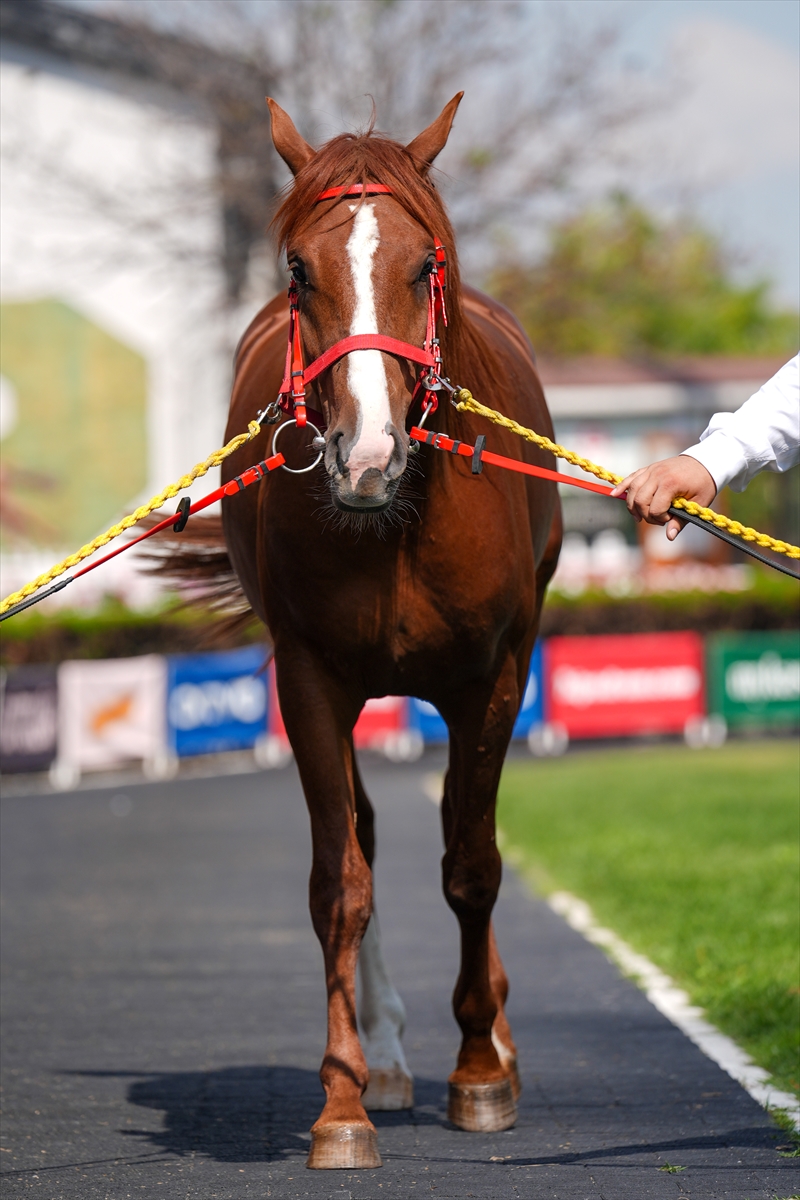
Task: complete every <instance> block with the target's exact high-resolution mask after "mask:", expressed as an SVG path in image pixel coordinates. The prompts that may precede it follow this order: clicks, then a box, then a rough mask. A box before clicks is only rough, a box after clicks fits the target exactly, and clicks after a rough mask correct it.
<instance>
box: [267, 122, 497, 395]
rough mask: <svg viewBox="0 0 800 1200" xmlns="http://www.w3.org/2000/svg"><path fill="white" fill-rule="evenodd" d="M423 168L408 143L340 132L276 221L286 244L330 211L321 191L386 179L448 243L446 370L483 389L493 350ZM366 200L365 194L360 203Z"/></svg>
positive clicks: (299, 180)
mask: <svg viewBox="0 0 800 1200" xmlns="http://www.w3.org/2000/svg"><path fill="white" fill-rule="evenodd" d="M424 167H425V164H421V163H418V162H417V160H416V159H415V158H414V156H413V155H412V154H410V153H409V152H408V150H407V149H406V147H405V146H403V145H401V144H400V143H399V142H395V141H393V140H392V139H390V138H387V137H385V136H383V135H380V134H375V133H373V132H372V131H368V132H367V133H364V134H351V133H342V134H339V135H338V136H336V137H334V138H331V140H330V141H329V142H326V143H325V144H324V145H323V146H321V147H320V149H319V150H318V151H317V153H316V154H315V155H314V157H313V158H312V159H311V160H310V162H309V163H308V164H307V165H306V166H305V167H304V168H303V169H302V170H301V171H300V172H299V173H298V174H297V176H296V178H295V180H294V183H293V185H292V186H291V187H290V189H289V191H288V193H287V194H286V196H285V197H284V199H283V201H282V203H281V205H280V207H279V208H278V210H277V212H276V213H275V216H274V218H273V220H272V226H273V228H274V230H275V233H276V235H277V239H278V243H279V245H280V246H281V248H283V249H287V248H288V247H289V246H290V245H291V243H292V241H293V240H294V239H295V238H297V237H299V236H300V234H301V233H303V232H305V230H306V229H308V228H309V227H310V226H311V225H313V224H314V222H315V221H316V220H317V219H318V218H319V216H320V215H321V213H322V212H325V211H327V212H329V211H330V208H321V207H320V205H319V204H318V197H319V195H320V193H321V192H323V191H325V190H326V189H328V188H331V187H345V188H349V187H352V186H353V185H355V184H359V183H360V184H365V183H383V184H386V186H387V187H390V188H391V189H392V197H393V198H394V199H395V200H396V201H397V203H398V204H400V205H401V206H402V208H404V209H405V211H406V212H407V213H408V214H409V216H410V217H412V219H413V220H415V221H417V222H418V224H420V225H421V226H422V227H423V228H424V229H425V230H426V231H427V232H428V233H429V234H430V236H431V237H433V238H439V239H441V241H442V243H443V244H444V246H445V247H446V251H447V313H448V325H447V328H446V329H445V330H441V331H440V336H441V340H442V352H443V357H444V361H445V369H446V370H447V372H448V374H449V375H450V376H451V378H453V379H454V380H455V381H457V382H458V383H460V384H462V385H464V386H466V387H470V388H473V389H475V388H478V389H482V388H484V387H486V386H488V385H490V383H491V382H492V380H496V378H497V362H496V358H495V354H494V350H493V348H492V346H490V345H488V344H487V343H486V341H485V339H484V338H482V337H481V336H480V335H479V334H478V333H477V332H476V330H475V328H474V326H473V325H472V323H471V322H470V321H467V320H464V317H463V310H462V297H461V276H460V272H459V264H458V253H457V249H456V244H455V234H454V232H453V227H452V225H451V223H450V219H449V217H448V215H447V211H446V209H445V206H444V202H443V201H442V198H441V195H440V194H439V192H438V191H437V189H436V186H435V185H434V183H433V180H432V179H431V177H430V172H429V171H427V170H425V169H424ZM366 200H367V198H366V197H363V198H362V199H361V200H360V201H359V202H358V204H359V206H360V205H361V204H363V203H365V202H366ZM345 202H347V203H348V204H349V205H350V206H351V208H350V211H348V209H345V210H344V213H347V217H348V218H349V217H350V214H351V211H352V204H353V199H352V197H349V198H348V197H346V196H340V197H339V198H338V199H336V200H334V201H333V204H334V205H339V204H342V203H345ZM343 215H344V214H343Z"/></svg>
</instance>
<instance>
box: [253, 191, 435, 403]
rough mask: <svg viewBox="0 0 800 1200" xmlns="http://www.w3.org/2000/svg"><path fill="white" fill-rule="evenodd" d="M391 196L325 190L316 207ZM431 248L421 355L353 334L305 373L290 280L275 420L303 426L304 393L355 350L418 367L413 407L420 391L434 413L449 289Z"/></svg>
mask: <svg viewBox="0 0 800 1200" xmlns="http://www.w3.org/2000/svg"><path fill="white" fill-rule="evenodd" d="M391 194H392V189H391V188H390V187H387V186H386V184H384V183H367V184H366V185H365V184H361V183H357V184H354V185H353V186H352V187H347V186H343V187H332V188H328V189H327V190H326V191H324V192H320V194H319V196H317V201H316V202H317V203H318V204H319V203H320V202H321V201H322V200H334V199H336V198H337V197H338V196H377V195H391ZM434 243H435V246H434V248H435V253H436V270H435V271H432V272H431V274H430V276H429V281H430V291H429V296H428V325H427V330H426V333H425V341H424V343H423V345H422V348H421V349H420V347H419V346H412V345H411V343H410V342H402V341H400V339H399V338H393V337H388V336H387V335H386V334H383V333H357V334H353V335H352V336H351V337H346V338H342V340H341V341H339V342H335V343H334V345H332V346H330V347H329V349H327V350H326V351H325V352H324V353H323V354H320V356H319V358H315V359H314V361H313V362H312V363H309V365H308V366H307V367H306V366H304V365H303V344H302V338H301V335H300V312H299V308H298V291H297V284H296V283H295V281H294V280H292V282H291V283H290V284H289V339H288V345H287V347H286V369H285V370H284V373H283V382H282V383H281V389H280V392H279V393H278V399H277V401H276V402H275V405H276V407H275V409H274V411H275V412H276V415H277V408H281V409H283V411H284V412H290V411H292V412H293V413H294V417H295V420H296V421H297V424H298V425H305V423H306V387H307V386H308V384H309V383H311V382H312V381H313V380H315V379H316V378H317V376H319V375H321V374H322V372H323V371H325V370H326V369H327V368H328V367H330V366H332V365H333V363H335V362H338V361H339V359H340V358H343V357H344V355H345V354H351V353H352V352H353V351H354V350H384V351H386V352H387V353H388V354H396V355H398V356H399V357H400V358H408V359H410V360H411V361H412V362H415V363H418V364H419V365H420V366H421V367H422V370H421V372H420V375H419V378H418V379H417V383H416V387H415V388H414V393H413V396H412V403H413V400H414V398H415V397H416V395H417V393H418V391H419V390H420V388H422V387H424V388H426V389H427V390H428V393H429V405H428V407H429V410H430V411H434V410H435V409H436V406H437V400H436V391H437V390H438V388H439V387H440V386H441V385H440V383H439V378H440V374H441V365H442V357H441V353H440V350H439V339H438V338H437V336H436V327H437V324H438V322H439V320H440V319H441V321H442V323H443V324H444V325H445V326H446V325H447V309H446V308H445V301H444V293H445V288H446V287H447V284H446V281H445V270H446V267H447V259H446V257H445V249H444V246H443V245H442V244H441V243H440V242H439V239H438V238H434ZM270 407H272V406H270ZM265 412H266V410H265Z"/></svg>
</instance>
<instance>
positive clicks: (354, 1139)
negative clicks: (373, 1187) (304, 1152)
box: [306, 1125, 383, 1171]
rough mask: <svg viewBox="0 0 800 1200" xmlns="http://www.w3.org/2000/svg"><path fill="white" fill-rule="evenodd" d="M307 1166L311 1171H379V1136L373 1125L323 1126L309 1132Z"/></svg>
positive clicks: (380, 1164)
mask: <svg viewBox="0 0 800 1200" xmlns="http://www.w3.org/2000/svg"><path fill="white" fill-rule="evenodd" d="M306 1166H307V1167H310V1168H311V1170H312V1171H337V1170H365V1169H366V1168H367V1167H382V1166H383V1162H382V1161H381V1156H380V1154H379V1153H378V1134H377V1132H376V1131H375V1129H374V1128H373V1127H372V1125H323V1126H322V1128H321V1129H312V1131H311V1149H310V1150H309V1152H308V1161H307V1163H306Z"/></svg>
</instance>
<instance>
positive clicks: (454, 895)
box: [442, 657, 519, 1131]
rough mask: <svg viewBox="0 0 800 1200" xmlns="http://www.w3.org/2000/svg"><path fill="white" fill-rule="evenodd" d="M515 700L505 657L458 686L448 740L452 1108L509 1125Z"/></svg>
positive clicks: (460, 1118)
mask: <svg viewBox="0 0 800 1200" xmlns="http://www.w3.org/2000/svg"><path fill="white" fill-rule="evenodd" d="M518 706H519V684H518V679H517V669H516V663H515V662H514V660H513V659H512V658H510V657H509V660H508V661H507V663H506V664H505V666H504V668H503V670H502V672H501V674H500V677H499V679H498V680H497V683H496V685H495V687H494V689H493V690H492V692H491V694H487V692H486V691H485V690H484V691H483V693H481V690H480V689H478V688H476V689H475V690H474V692H471V693H466V694H463V693H462V696H461V697H460V702H459V704H458V707H456V706H455V705H454V706H453V707H452V708H450V706H448V711H447V713H446V716H447V720H448V725H449V726H450V745H451V749H450V768H449V770H448V773H447V780H446V786H445V794H444V798H443V802H442V821H443V826H444V836H445V846H446V849H445V854H444V858H443V860H442V876H443V884H444V893H445V896H446V898H447V902H448V904H449V905H450V907H451V908H452V909H453V912H454V913H455V914H456V916H457V918H458V922H459V925H460V929H461V970H460V972H459V976H458V980H457V982H456V986H455V991H454V993H453V1012H454V1014H455V1017H456V1020H457V1021H458V1024H459V1026H460V1028H461V1032H462V1042H461V1048H460V1050H459V1054H458V1063H457V1065H456V1069H455V1071H453V1073H452V1074H451V1076H450V1079H449V1101H448V1116H449V1118H450V1120H451V1121H452V1122H453V1123H454V1124H455V1125H458V1126H459V1127H460V1128H462V1129H472V1130H483V1131H494V1130H500V1129H508V1128H510V1127H511V1126H512V1125H513V1124H514V1122H515V1120H516V1115H517V1114H516V1103H515V1098H514V1087H513V1084H512V1071H511V1061H512V1059H513V1058H514V1057H515V1051H514V1043H513V1040H512V1038H511V1031H510V1029H509V1028H508V1022H507V1020H506V1018H505V1013H504V1011H503V1003H504V1001H505V994H506V993H507V990H508V982H507V980H506V977H505V972H504V971H503V969H502V964H501V963H500V958H499V955H498V953H497V948H496V946H495V944H494V938H493V934H492V927H491V915H492V909H493V907H494V903H495V900H496V899H497V893H498V890H499V887H500V876H501V861H500V854H499V852H498V849H497V844H496V841H495V802H496V797H497V787H498V784H499V781H500V772H501V770H502V766H503V759H504V757H505V752H506V749H507V747H508V742H509V740H510V737H511V731H512V729H513V725H514V719H515V717H516V713H517V709H518ZM498 1018H499V1019H498ZM498 1042H499V1043H500V1047H502V1051H501V1053H502V1058H501V1053H498V1049H499V1048H498V1044H497V1043H498ZM503 1051H505V1053H503Z"/></svg>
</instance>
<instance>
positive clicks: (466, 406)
mask: <svg viewBox="0 0 800 1200" xmlns="http://www.w3.org/2000/svg"><path fill="white" fill-rule="evenodd" d="M454 400H455V401H456V408H457V409H458V411H459V412H473V413H477V414H478V415H479V416H481V417H486V418H487V420H489V421H493V422H494V424H495V425H500V426H501V427H502V428H503V429H508V430H510V431H511V433H516V434H517V435H518V436H519V437H522V438H525V440H526V441H527V442H533V443H534V445H536V446H541V447H542V449H543V450H549V451H550V453H551V454H555V456H556V458H563V459H565V461H566V462H568V463H572V464H573V466H575V467H580V469H581V470H582V471H587V472H588V473H589V474H590V475H596V476H597V478H598V479H604V480H605V481H606V482H607V483H611V484H617V483H622V476H621V475H615V474H614V473H613V471H607V470H606V469H605V467H599V466H598V465H597V463H593V462H592V461H591V459H588V458H581V456H580V455H579V454H574V453H573V451H572V450H567V449H566V447H565V446H559V445H558V443H557V442H551V441H550V438H547V437H543V436H542V434H540V433H534V431H533V430H532V429H526V427H525V426H524V425H518V424H517V422H516V421H512V420H511V418H510V417H504V416H503V414H502V413H499V412H496V411H495V410H494V409H493V408H487V407H486V406H485V405H484V404H481V403H480V401H478V400H476V399H475V398H474V396H473V395H472V393H471V392H469V391H467V389H466V388H461V389H460V390H459V391H458V392H457V393H456V395H455V397H454ZM672 503H673V505H674V507H675V508H683V509H685V510H686V512H688V513H691V514H692V516H696V517H702V519H703V520H704V521H708V522H710V524H712V525H716V527H717V528H718V529H726V530H727V531H728V533H733V534H735V535H736V537H740V538H741V539H742V541H745V542H755V543H756V545H757V546H761V547H762V548H763V549H765V550H774V551H775V552H776V553H777V554H785V555H786V556H787V558H800V546H793V545H792V544H791V543H790V542H782V541H781V540H780V538H773V537H770V536H769V535H768V534H766V533H759V532H758V530H757V529H751V528H750V526H749V525H742V523H741V521H733V520H731V518H730V517H724V516H723V515H722V513H718V512H714V510H713V508H703V506H702V504H697V503H696V501H694V500H684V499H683V498H682V497H678V498H677V499H675V500H673V502H672Z"/></svg>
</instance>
